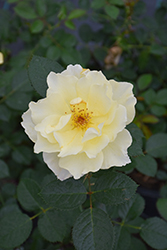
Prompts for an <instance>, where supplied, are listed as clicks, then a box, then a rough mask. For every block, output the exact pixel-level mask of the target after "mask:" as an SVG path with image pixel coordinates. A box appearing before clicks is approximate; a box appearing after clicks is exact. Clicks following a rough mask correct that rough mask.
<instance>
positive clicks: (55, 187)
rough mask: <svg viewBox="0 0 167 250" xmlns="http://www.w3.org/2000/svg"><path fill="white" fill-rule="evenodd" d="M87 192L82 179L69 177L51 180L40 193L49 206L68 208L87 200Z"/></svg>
mask: <svg viewBox="0 0 167 250" xmlns="http://www.w3.org/2000/svg"><path fill="white" fill-rule="evenodd" d="M86 193H87V191H86V189H85V187H84V185H83V184H82V182H81V181H79V180H74V179H68V180H65V181H60V180H55V181H52V182H50V183H49V184H48V185H46V186H45V187H44V188H43V189H42V191H41V193H40V194H41V196H42V198H43V199H44V200H45V201H46V203H48V204H49V206H51V207H56V208H58V209H64V210H66V209H73V208H76V207H78V206H79V205H82V204H83V203H84V202H85V200H86Z"/></svg>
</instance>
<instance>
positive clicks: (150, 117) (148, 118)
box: [142, 115, 159, 124]
mask: <svg viewBox="0 0 167 250" xmlns="http://www.w3.org/2000/svg"><path fill="white" fill-rule="evenodd" d="M142 122H144V123H151V124H155V123H157V122H159V119H158V117H156V116H155V115H144V116H142Z"/></svg>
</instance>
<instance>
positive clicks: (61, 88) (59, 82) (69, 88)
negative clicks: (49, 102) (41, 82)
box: [47, 72, 78, 103]
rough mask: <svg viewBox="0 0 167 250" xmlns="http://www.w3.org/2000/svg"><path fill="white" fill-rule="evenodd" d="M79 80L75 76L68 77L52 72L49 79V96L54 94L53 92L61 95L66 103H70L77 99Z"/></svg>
mask: <svg viewBox="0 0 167 250" xmlns="http://www.w3.org/2000/svg"><path fill="white" fill-rule="evenodd" d="M77 81H78V78H77V77H75V76H70V77H69V76H68V75H67V76H66V75H62V74H55V73H54V72H50V74H49V75H48V77H47V82H48V86H49V88H48V90H47V96H49V95H50V94H52V93H53V92H56V93H59V95H61V97H62V98H63V99H64V100H65V101H66V103H70V101H71V100H72V99H74V98H76V97H77V92H76V82H77Z"/></svg>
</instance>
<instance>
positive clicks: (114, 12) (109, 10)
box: [104, 5, 119, 20]
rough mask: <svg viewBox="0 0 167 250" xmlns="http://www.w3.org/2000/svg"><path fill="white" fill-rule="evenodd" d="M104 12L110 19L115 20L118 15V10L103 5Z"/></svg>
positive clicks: (111, 6) (114, 7)
mask: <svg viewBox="0 0 167 250" xmlns="http://www.w3.org/2000/svg"><path fill="white" fill-rule="evenodd" d="M104 9H105V12H106V14H107V15H109V16H110V17H111V18H112V19H114V20H116V19H117V17H118V15H119V9H118V8H117V7H116V6H114V5H105V7H104Z"/></svg>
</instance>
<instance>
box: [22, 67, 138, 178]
mask: <svg viewBox="0 0 167 250" xmlns="http://www.w3.org/2000/svg"><path fill="white" fill-rule="evenodd" d="M47 84H48V89H47V94H46V98H43V99H41V100H39V101H38V102H36V103H35V102H30V104H29V109H28V110H27V112H25V113H24V114H23V116H22V118H23V122H22V123H21V124H22V126H23V127H24V128H25V132H26V133H27V135H28V136H29V138H30V139H31V140H32V141H33V142H34V143H35V145H34V152H35V153H40V152H43V159H44V161H45V163H46V164H47V165H48V167H49V168H50V169H51V170H52V171H53V172H54V173H55V175H56V176H57V178H58V179H60V180H65V179H67V178H69V177H71V176H73V177H74V178H75V179H79V178H80V177H81V176H83V175H84V174H87V173H88V172H96V171H98V170H99V169H108V168H110V167H112V166H124V165H126V164H127V163H130V162H131V161H130V158H129V156H128V154H127V149H128V147H129V146H130V145H131V143H132V138H131V135H130V133H129V132H128V130H126V129H125V127H126V125H127V124H129V123H130V122H131V121H132V120H133V118H134V115H135V108H134V105H135V103H136V98H135V97H134V95H133V92H132V88H133V85H132V84H130V83H127V82H116V81H115V80H107V79H106V78H105V76H104V75H103V74H102V72H101V71H99V72H98V71H94V70H93V71H90V70H88V69H86V70H85V69H83V68H82V67H81V66H80V65H74V66H73V65H69V66H68V67H67V69H66V70H64V71H63V72H62V73H58V74H56V73H54V72H50V73H49V75H48V77H47Z"/></svg>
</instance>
